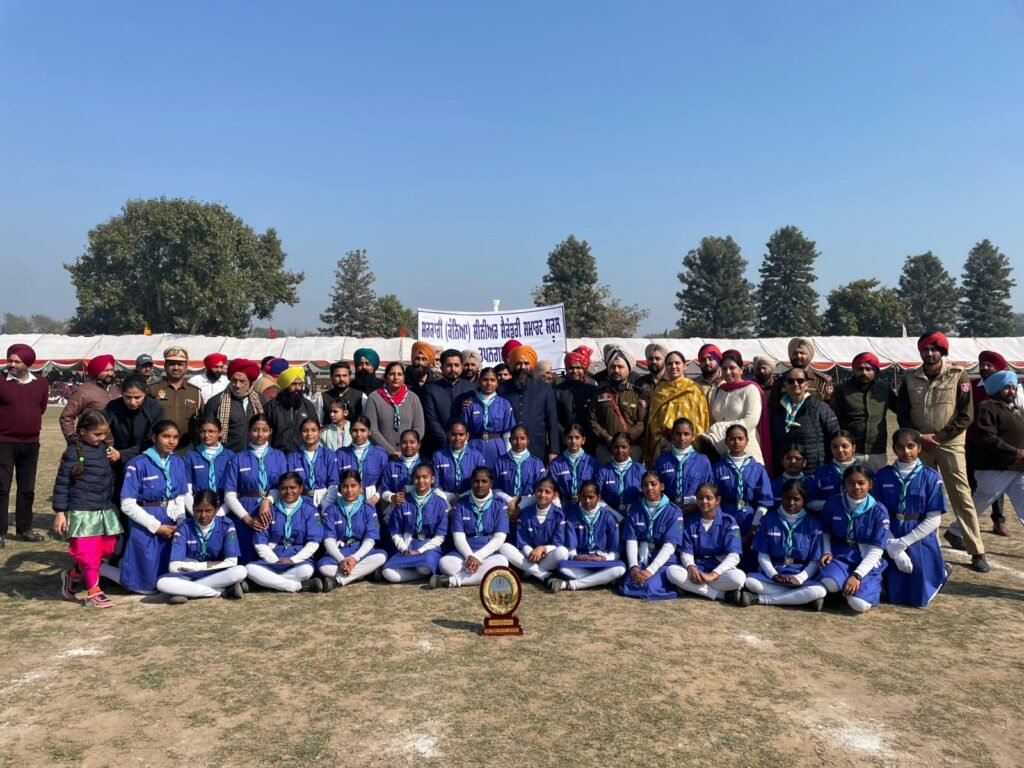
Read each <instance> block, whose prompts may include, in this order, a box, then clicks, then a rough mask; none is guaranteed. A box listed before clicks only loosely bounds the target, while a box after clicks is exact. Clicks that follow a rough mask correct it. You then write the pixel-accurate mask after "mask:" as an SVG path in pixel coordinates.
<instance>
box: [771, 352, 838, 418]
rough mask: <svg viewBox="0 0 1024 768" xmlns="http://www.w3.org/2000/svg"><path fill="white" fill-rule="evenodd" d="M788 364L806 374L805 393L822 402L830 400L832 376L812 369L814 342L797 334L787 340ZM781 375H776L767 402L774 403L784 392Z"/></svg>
mask: <svg viewBox="0 0 1024 768" xmlns="http://www.w3.org/2000/svg"><path fill="white" fill-rule="evenodd" d="M788 353H789V364H790V365H791V366H792V367H793V368H800V369H801V370H802V371H803V372H804V374H805V375H806V376H807V394H809V395H810V396H811V397H815V398H817V399H818V400H821V401H823V402H826V403H828V402H830V401H831V400H832V392H833V386H832V377H831V376H829V375H827V374H824V373H819V372H818V371H816V370H814V367H813V366H812V365H811V360H813V359H814V342H813V341H811V340H810V339H804V338H801V337H799V336H797V337H795V338H792V339H790V340H789V349H788ZM782 379H783V377H781V376H780V377H777V378H776V379H775V383H774V384H773V385H772V391H771V394H770V395H769V396H768V402H769V403H770V404H771V405H776V404H777V403H778V402H779V401H780V400H781V399H782V396H783V395H784V394H785V390H784V388H783V380H782Z"/></svg>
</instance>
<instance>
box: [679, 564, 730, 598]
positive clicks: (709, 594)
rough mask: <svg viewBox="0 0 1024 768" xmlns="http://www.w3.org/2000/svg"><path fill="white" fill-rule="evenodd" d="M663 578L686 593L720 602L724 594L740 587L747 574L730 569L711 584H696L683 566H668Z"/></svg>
mask: <svg viewBox="0 0 1024 768" xmlns="http://www.w3.org/2000/svg"><path fill="white" fill-rule="evenodd" d="M665 578H666V579H668V580H669V581H670V582H672V583H673V584H675V585H676V586H677V587H679V588H680V589H684V590H686V591H687V592H692V593H693V594H695V595H700V596H701V597H706V598H708V599H709V600H720V599H721V598H722V595H724V594H725V593H726V592H731V591H733V590H734V589H739V588H740V587H742V586H743V582H744V581H746V580H747V574H745V573H744V572H743V571H741V570H740V569H739V568H730V569H729V570H727V571H724V572H723V573H721V574H719V576H718V578H717V579H715V580H714V581H713V582H711V584H698V583H697V582H695V581H694V580H693V579H691V578H690V573H689V571H687V570H686V569H685V568H683V566H681V565H670V566H669V567H668V570H667V571H665Z"/></svg>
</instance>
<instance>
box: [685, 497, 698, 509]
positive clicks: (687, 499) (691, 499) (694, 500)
mask: <svg viewBox="0 0 1024 768" xmlns="http://www.w3.org/2000/svg"><path fill="white" fill-rule="evenodd" d="M696 503H697V497H696V496H683V506H684V507H688V506H690V505H691V504H696Z"/></svg>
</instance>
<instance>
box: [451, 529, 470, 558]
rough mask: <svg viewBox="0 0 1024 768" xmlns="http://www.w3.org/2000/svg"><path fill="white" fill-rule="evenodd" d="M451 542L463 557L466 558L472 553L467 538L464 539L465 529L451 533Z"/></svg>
mask: <svg viewBox="0 0 1024 768" xmlns="http://www.w3.org/2000/svg"><path fill="white" fill-rule="evenodd" d="M452 543H453V544H454V545H455V549H456V550H458V553H459V554H460V555H462V557H463V558H467V557H469V556H470V555H472V554H473V550H472V549H470V548H469V540H468V539H466V533H465V531H456V532H455V533H453V534H452Z"/></svg>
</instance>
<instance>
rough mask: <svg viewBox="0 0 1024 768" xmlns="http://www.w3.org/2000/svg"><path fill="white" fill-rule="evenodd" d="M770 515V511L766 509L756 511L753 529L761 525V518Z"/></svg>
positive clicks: (759, 508) (761, 508)
mask: <svg viewBox="0 0 1024 768" xmlns="http://www.w3.org/2000/svg"><path fill="white" fill-rule="evenodd" d="M766 514H768V510H767V509H765V508H764V507H758V508H757V509H756V510H754V522H753V523H751V527H753V528H757V527H759V526H760V525H761V518H762V517H764V516H765V515H766Z"/></svg>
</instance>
